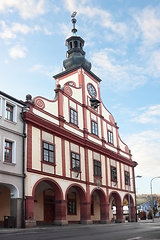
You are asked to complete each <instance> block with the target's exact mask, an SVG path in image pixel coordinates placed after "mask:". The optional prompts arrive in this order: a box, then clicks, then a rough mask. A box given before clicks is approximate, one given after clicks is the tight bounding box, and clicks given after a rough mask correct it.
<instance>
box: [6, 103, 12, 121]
mask: <svg viewBox="0 0 160 240" xmlns="http://www.w3.org/2000/svg"><path fill="white" fill-rule="evenodd" d="M6 119H7V120H9V121H13V106H12V105H10V104H8V103H7V104H6Z"/></svg>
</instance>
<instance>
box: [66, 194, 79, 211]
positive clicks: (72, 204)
mask: <svg viewBox="0 0 160 240" xmlns="http://www.w3.org/2000/svg"><path fill="white" fill-rule="evenodd" d="M67 198H68V214H76V213H77V211H76V193H74V192H73V193H70V194H69V195H68V197H67Z"/></svg>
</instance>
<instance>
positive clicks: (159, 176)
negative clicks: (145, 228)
mask: <svg viewBox="0 0 160 240" xmlns="http://www.w3.org/2000/svg"><path fill="white" fill-rule="evenodd" d="M155 178H160V176H158V177H154V178H152V179H151V181H150V187H151V208H152V219H153V221H154V212H153V198H152V181H153V179H155Z"/></svg>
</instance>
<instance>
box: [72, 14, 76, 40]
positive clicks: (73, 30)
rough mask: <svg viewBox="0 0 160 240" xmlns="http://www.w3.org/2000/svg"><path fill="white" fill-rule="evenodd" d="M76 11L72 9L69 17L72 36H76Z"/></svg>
mask: <svg viewBox="0 0 160 240" xmlns="http://www.w3.org/2000/svg"><path fill="white" fill-rule="evenodd" d="M76 14H77V12H76V11H74V12H73V13H72V15H71V18H72V20H71V21H72V23H73V29H72V32H73V36H76V32H77V29H76V28H75V24H76V22H77V20H76V19H75V16H76Z"/></svg>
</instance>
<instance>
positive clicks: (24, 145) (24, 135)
mask: <svg viewBox="0 0 160 240" xmlns="http://www.w3.org/2000/svg"><path fill="white" fill-rule="evenodd" d="M28 109H29V106H27V105H26V106H24V107H22V113H21V118H22V121H23V140H22V176H23V177H22V219H21V226H22V228H25V178H26V172H25V155H26V152H25V147H26V137H27V134H26V121H25V118H24V110H28Z"/></svg>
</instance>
